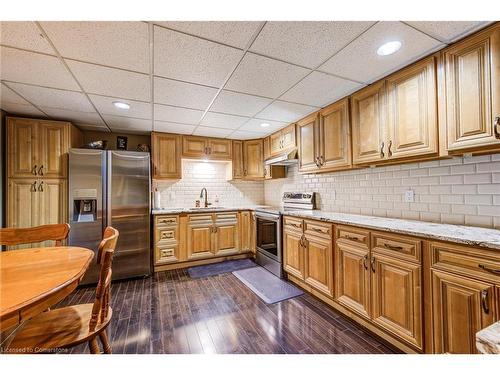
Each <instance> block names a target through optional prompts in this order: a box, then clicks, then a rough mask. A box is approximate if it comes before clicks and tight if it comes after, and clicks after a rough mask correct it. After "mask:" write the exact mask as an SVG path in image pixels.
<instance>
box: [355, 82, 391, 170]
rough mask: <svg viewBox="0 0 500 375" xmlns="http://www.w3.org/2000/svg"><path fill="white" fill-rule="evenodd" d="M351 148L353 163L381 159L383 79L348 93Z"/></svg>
mask: <svg viewBox="0 0 500 375" xmlns="http://www.w3.org/2000/svg"><path fill="white" fill-rule="evenodd" d="M351 106H352V108H351V111H352V148H353V162H354V164H363V163H373V162H376V161H380V160H383V159H384V158H385V155H386V152H387V148H386V144H385V141H384V137H385V128H386V125H387V111H386V105H385V82H383V81H381V82H377V83H374V84H372V85H370V86H368V87H366V88H364V89H362V90H360V91H358V92H356V93H355V94H354V95H352V96H351Z"/></svg>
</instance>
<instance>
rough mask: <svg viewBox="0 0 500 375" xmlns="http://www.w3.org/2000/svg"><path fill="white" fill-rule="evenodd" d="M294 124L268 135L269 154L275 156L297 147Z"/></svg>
mask: <svg viewBox="0 0 500 375" xmlns="http://www.w3.org/2000/svg"><path fill="white" fill-rule="evenodd" d="M296 131H297V130H296V127H295V124H291V125H288V126H287V127H286V128H283V129H281V130H280V131H277V132H276V133H273V134H271V135H270V136H269V148H270V156H276V155H279V154H281V153H283V152H287V151H290V150H292V149H294V148H295V147H297V139H296Z"/></svg>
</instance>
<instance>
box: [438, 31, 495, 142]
mask: <svg viewBox="0 0 500 375" xmlns="http://www.w3.org/2000/svg"><path fill="white" fill-rule="evenodd" d="M444 64H445V75H446V76H445V90H446V93H445V95H446V109H445V111H446V127H447V134H448V150H450V151H455V150H462V149H467V148H474V147H481V146H488V147H492V146H493V147H500V125H498V126H497V128H496V129H495V126H494V123H495V118H496V117H499V116H500V77H499V73H498V72H499V71H500V26H498V25H497V26H496V27H493V28H492V29H490V30H486V31H484V32H481V33H479V34H477V35H476V36H474V37H472V38H468V39H466V40H464V41H463V42H460V43H457V44H455V45H453V46H452V47H451V48H449V49H447V50H446V51H445V52H444Z"/></svg>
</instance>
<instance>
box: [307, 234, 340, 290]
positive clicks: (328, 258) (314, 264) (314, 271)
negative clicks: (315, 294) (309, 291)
mask: <svg viewBox="0 0 500 375" xmlns="http://www.w3.org/2000/svg"><path fill="white" fill-rule="evenodd" d="M304 244H305V246H304V248H305V254H304V281H305V282H306V283H307V284H309V285H311V286H312V287H314V288H316V289H317V290H319V291H321V292H323V293H324V294H326V295H328V296H330V297H333V248H332V240H331V239H325V238H320V237H316V236H311V235H307V234H306V235H305V236H304Z"/></svg>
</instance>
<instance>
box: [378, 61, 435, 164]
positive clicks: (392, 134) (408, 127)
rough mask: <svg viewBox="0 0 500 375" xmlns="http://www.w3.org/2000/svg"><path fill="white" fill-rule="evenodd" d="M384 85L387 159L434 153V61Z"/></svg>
mask: <svg viewBox="0 0 500 375" xmlns="http://www.w3.org/2000/svg"><path fill="white" fill-rule="evenodd" d="M386 85H387V110H388V122H387V136H386V139H385V141H386V150H387V151H386V157H387V158H388V159H396V158H404V157H413V156H419V155H432V154H437V152H438V150H439V147H438V123H437V105H436V103H437V91H436V90H437V85H436V58H435V57H434V56H431V57H429V58H427V59H424V60H422V61H419V62H417V63H415V64H413V65H411V66H410V67H408V68H406V69H403V70H401V71H399V72H397V73H396V74H393V75H391V76H390V77H389V78H387V80H386Z"/></svg>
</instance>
